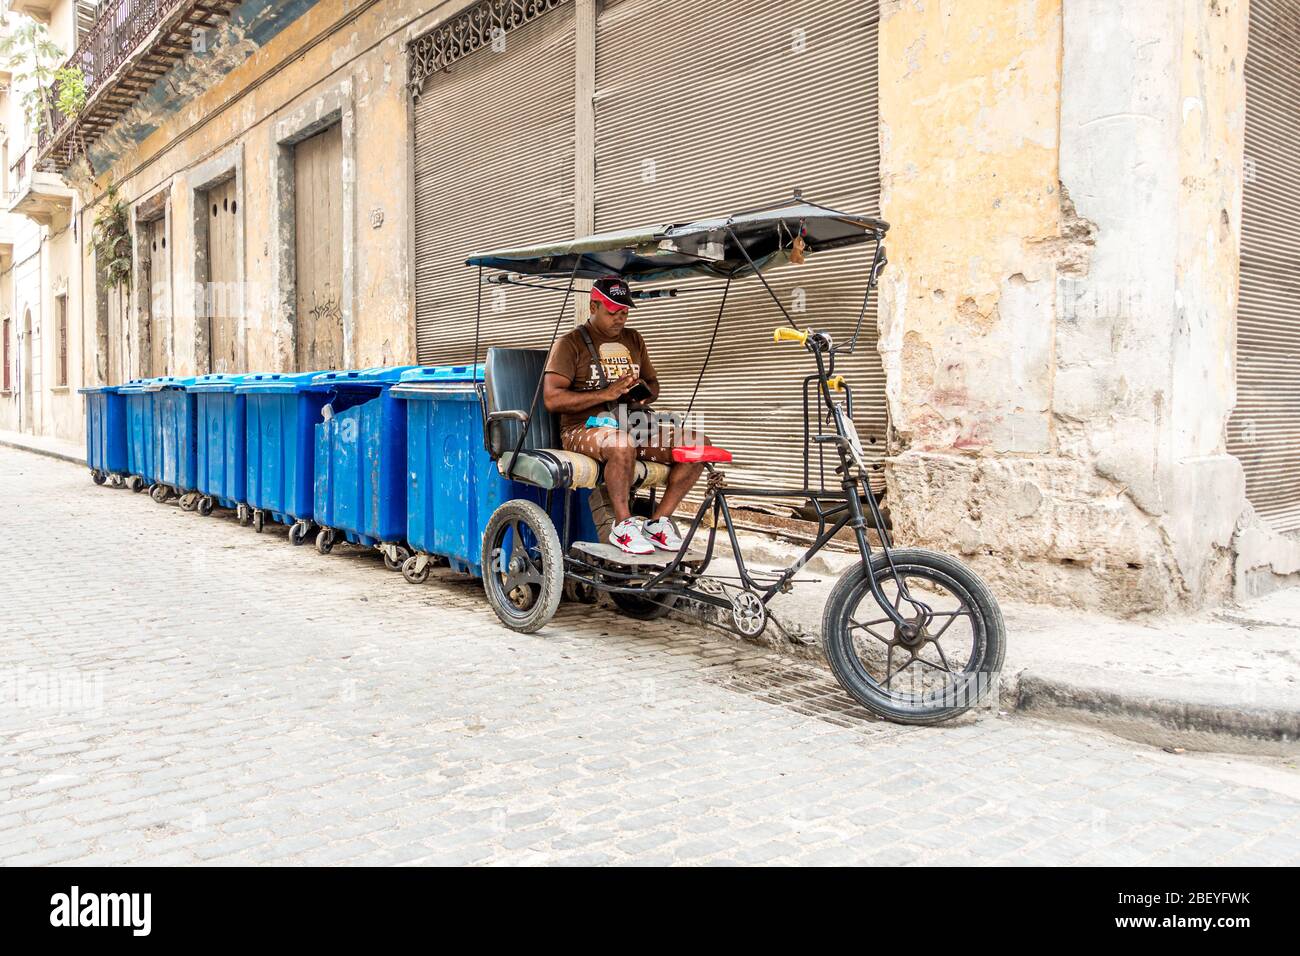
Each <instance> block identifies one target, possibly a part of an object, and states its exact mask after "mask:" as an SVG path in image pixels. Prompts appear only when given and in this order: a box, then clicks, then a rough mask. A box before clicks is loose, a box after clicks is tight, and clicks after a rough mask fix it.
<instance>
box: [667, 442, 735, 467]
mask: <svg viewBox="0 0 1300 956" xmlns="http://www.w3.org/2000/svg"><path fill="white" fill-rule="evenodd" d="M673 461H677V462H681V463H682V464H684V465H700V464H703V463H704V462H706V461H731V452H729V451H727V449H725V448H718V447H717V446H715V445H679V446H678V447H676V448H674V449H673Z"/></svg>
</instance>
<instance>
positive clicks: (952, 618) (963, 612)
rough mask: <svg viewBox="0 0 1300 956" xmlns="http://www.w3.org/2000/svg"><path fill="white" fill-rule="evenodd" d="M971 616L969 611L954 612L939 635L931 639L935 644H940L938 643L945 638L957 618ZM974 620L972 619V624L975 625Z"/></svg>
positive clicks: (940, 629)
mask: <svg viewBox="0 0 1300 956" xmlns="http://www.w3.org/2000/svg"><path fill="white" fill-rule="evenodd" d="M945 613H947V612H945ZM969 615H970V612H969V611H953V612H952V616H951V617H949V618H948V623H947V624H945V625H944V626H943V627H941V628H939V633H938V634H936V635H934V637H932V638H930V640H932V641H934V642H935V644H938V643H939V638H941V637H943V635H944V632H945V631H947V630H948V628H950V627H952V622H953V621H955V620H957V618H959V617H962V616H969ZM939 616H940V615H937V614H936V615H935V617H939ZM974 620H975V619H974V618H971V622H972V623H974Z"/></svg>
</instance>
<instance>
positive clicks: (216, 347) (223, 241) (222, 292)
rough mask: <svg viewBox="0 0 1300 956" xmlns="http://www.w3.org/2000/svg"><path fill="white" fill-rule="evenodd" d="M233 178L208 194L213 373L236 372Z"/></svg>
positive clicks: (237, 308)
mask: <svg viewBox="0 0 1300 956" xmlns="http://www.w3.org/2000/svg"><path fill="white" fill-rule="evenodd" d="M237 182H238V180H236V179H228V180H226V181H225V182H224V183H221V184H219V185H217V186H213V187H212V188H211V189H209V190H208V191H207V209H206V210H205V215H206V217H207V221H208V282H207V288H206V289H205V290H204V291H205V306H206V314H207V317H208V347H209V350H210V358H209V366H208V367H209V368H210V369H211V371H213V372H239V371H243V369H241V368H239V344H238V343H239V313H240V295H239V248H238V246H239V244H238V229H237V225H238V216H239V190H238V188H237Z"/></svg>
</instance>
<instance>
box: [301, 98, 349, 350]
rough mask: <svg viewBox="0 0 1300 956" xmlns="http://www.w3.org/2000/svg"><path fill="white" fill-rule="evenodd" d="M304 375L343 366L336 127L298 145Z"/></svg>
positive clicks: (339, 155)
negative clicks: (306, 372) (307, 372)
mask: <svg viewBox="0 0 1300 956" xmlns="http://www.w3.org/2000/svg"><path fill="white" fill-rule="evenodd" d="M293 174H294V203H295V208H294V220H295V235H294V244H295V249H296V268H297V329H296V331H297V334H296V336H295V338H296V346H295V352H296V356H295V358H296V360H297V363H298V369H299V370H300V371H314V370H315V369H336V368H341V367H342V366H343V131H342V127H341V126H340V125H338V124H337V123H336V124H335V125H333V126H331V127H330V128H329V129H327V130H324V131H323V132H320V133H317V134H316V135H314V136H312V137H310V138H308V139H305V140H303V141H302V142H301V143H299V144H298V145H297V146H295V147H294V161H293Z"/></svg>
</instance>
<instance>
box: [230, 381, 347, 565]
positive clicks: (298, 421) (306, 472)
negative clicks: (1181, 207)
mask: <svg viewBox="0 0 1300 956" xmlns="http://www.w3.org/2000/svg"><path fill="white" fill-rule="evenodd" d="M319 374H320V372H318V371H317V372H292V373H291V372H268V373H263V374H254V375H245V376H244V380H243V381H242V382H240V383H239V384H238V385H236V386H235V394H236V395H243V396H244V399H245V406H244V416H245V423H244V437H245V454H246V456H247V458H246V461H245V475H246V487H245V489H244V493H245V499H244V500H245V502H246V503H247V504H248V507H249V508H250V509H252V514H251V518H250V520H251V523H252V526H253V530H254V531H257V532H260V531H261V530H262V527H263V524H264V522H265V520H266V519H267V518H270V519H271V520H273V521H277V522H279V523H280V524H287V525H290V526H291V527H290V529H289V540H290V541H292V542H293V543H294V544H302V543H303V542H304V541H306V540H307V534H308V533H309V532H310V531H311V524H312V475H313V464H314V457H313V451H312V449H313V443H314V441H315V432H314V431H313V428H314V426H315V425H316V423H317V422H318V421H320V420H321V409H322V408H323V407H324V405H325V403H326V402H327V401H329V393H328V390H327V389H321V388H317V387H316V386H314V385H312V379H314V378H315V377H316V376H317V375H319Z"/></svg>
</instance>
